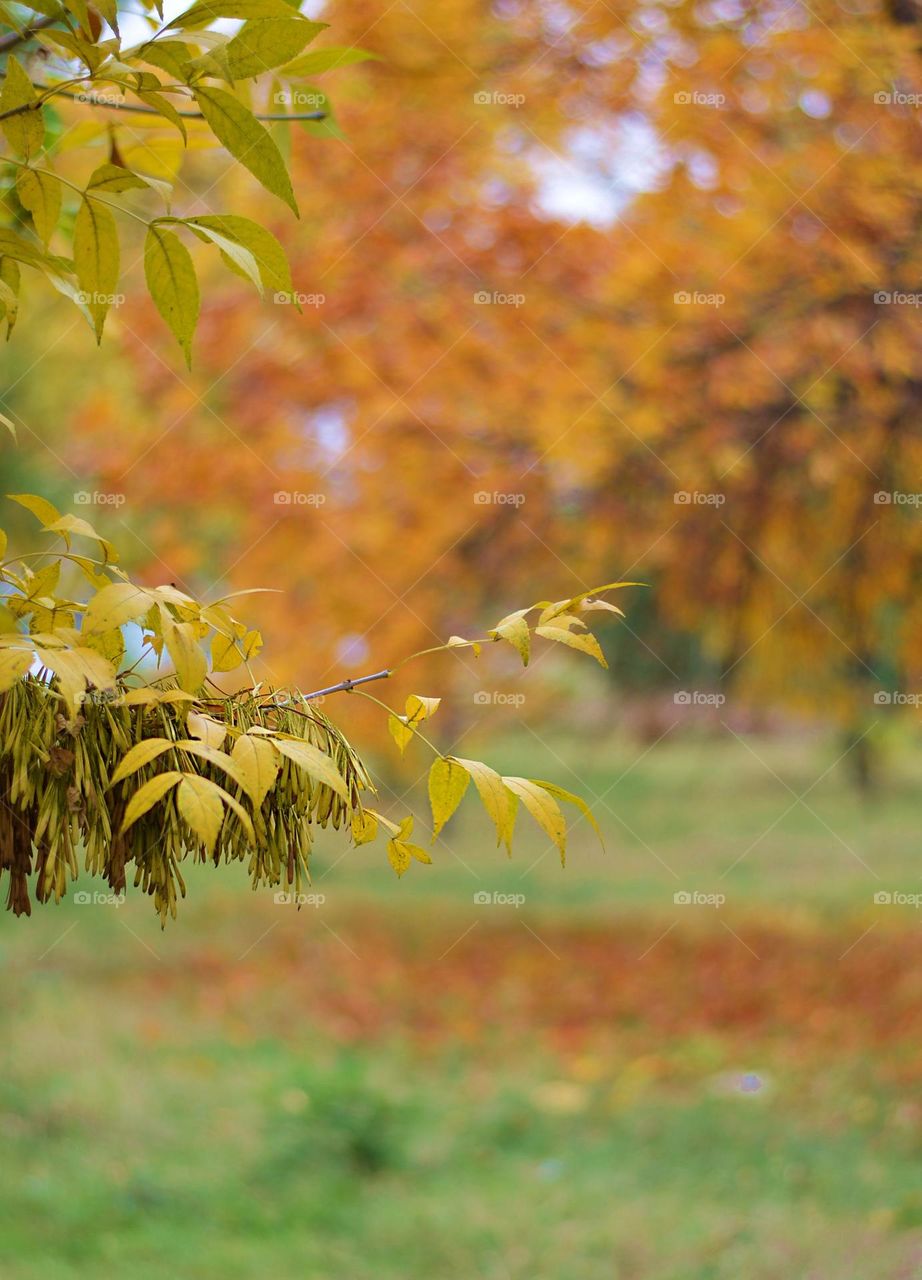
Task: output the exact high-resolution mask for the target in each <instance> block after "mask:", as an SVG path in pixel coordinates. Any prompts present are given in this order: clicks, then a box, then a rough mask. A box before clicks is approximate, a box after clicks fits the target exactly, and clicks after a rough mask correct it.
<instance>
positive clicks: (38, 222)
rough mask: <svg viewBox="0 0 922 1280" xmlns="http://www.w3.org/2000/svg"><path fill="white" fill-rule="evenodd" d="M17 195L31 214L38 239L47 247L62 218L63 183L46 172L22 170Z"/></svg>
mask: <svg viewBox="0 0 922 1280" xmlns="http://www.w3.org/2000/svg"><path fill="white" fill-rule="evenodd" d="M16 194H17V195H18V196H19V199H20V202H21V203H22V206H23V208H24V209H28V211H29V213H31V215H32V221H33V222H34V224H35V230H36V232H37V233H38V238H39V239H40V240H41V241H42V243H43V244H44V245H45V246H46V247H47V245H48V241H49V240H50V239H51V237H52V236H53V235H54V232H55V230H56V229H57V225H58V221H59V219H60V217H61V196H62V188H61V183H60V182H59V180H58V179H57V178H56V177H55V176H54V174H52V173H46V172H45V171H44V170H40V169H20V171H19V174H18V176H17V178H16Z"/></svg>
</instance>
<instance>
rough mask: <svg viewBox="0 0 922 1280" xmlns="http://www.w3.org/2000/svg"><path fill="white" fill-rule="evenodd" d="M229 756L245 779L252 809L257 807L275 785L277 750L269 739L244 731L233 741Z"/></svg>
mask: <svg viewBox="0 0 922 1280" xmlns="http://www.w3.org/2000/svg"><path fill="white" fill-rule="evenodd" d="M231 757H232V759H233V760H234V763H235V764H237V765H239V767H240V772H241V775H242V776H243V778H244V779H245V782H244V790H245V791H246V793H247V795H248V796H249V797H250V799H251V800H252V801H253V807H254V809H258V808H259V807H260V805H261V804H262V802H263V800H265V798H266V796H267V794H268V793H269V791H271V789H272V787H274V786H275V780H276V778H277V777H278V772H279V758H278V752H277V751H276V749H275V747H273V745H272V743H271V741H270V740H269V739H267V738H264V737H255V736H254V735H252V734H248V733H244V734H242V735H241V736H240V737H239V738H238V739H237V741H236V742H235V743H234V747H233V750H232V751H231Z"/></svg>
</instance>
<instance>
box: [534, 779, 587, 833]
mask: <svg viewBox="0 0 922 1280" xmlns="http://www.w3.org/2000/svg"><path fill="white" fill-rule="evenodd" d="M532 782H534V784H535V786H536V787H543V788H544V790H545V791H547V792H549V793H550V794H551V795H552V796H553V797H554V798H555V799H556V800H565V801H566V802H567V804H575V805H576V807H577V809H579V811H580V812H581V813H582V815H583V817H584V818H585V819H586V821H587V822H588V823H589V825H590V826H591V827H592V829H593V831H594V832H595V833H596V835H597V836H598V837H599V844H600V845H601V846H602V848H603V849H604V848H605V841H604V840H603V839H602V828H601V827H600V826H599V824H598V823H597V822H596V820H595V814H594V813H593V812H592V810H591V809H590V808H589V806H588V804H586V801H585V800H584V799H583V798H582V796H576V795H574V794H573V792H572V791H565V790H564V788H563V787H558V786H557V784H556V783H555V782H542V781H541V780H540V779H538V778H532Z"/></svg>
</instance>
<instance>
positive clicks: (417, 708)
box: [406, 693, 442, 724]
mask: <svg viewBox="0 0 922 1280" xmlns="http://www.w3.org/2000/svg"><path fill="white" fill-rule="evenodd" d="M441 701H442V699H441V698H423V697H420V695H419V694H418V693H411V694H410V696H409V697H408V698H407V703H406V713H407V715H406V718H407V720H408V721H409V722H410V723H411V724H421V723H422V721H423V720H428V719H429V718H430V717H431V716H434V715H435V713H436V712H437V711H438V709H439V704H440V703H441Z"/></svg>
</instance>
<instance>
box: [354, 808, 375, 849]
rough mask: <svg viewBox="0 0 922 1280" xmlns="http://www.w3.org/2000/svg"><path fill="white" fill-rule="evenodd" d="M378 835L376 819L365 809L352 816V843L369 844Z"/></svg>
mask: <svg viewBox="0 0 922 1280" xmlns="http://www.w3.org/2000/svg"><path fill="white" fill-rule="evenodd" d="M377 834H378V819H377V818H376V817H375V815H374V814H373V813H369V812H368V810H367V809H362V810H359V811H358V812H357V813H354V814H353V815H352V841H353V843H354V844H356V845H360V844H370V843H371V841H372V840H374V838H375V837H376V836H377Z"/></svg>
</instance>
